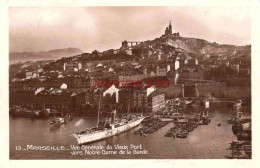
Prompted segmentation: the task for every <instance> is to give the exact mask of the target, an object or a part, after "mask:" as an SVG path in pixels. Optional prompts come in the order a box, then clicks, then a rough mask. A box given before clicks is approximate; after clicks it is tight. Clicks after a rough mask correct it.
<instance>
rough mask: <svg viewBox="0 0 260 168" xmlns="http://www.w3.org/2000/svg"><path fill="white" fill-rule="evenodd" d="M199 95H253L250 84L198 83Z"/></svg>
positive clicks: (232, 96) (235, 96) (226, 96)
mask: <svg viewBox="0 0 260 168" xmlns="http://www.w3.org/2000/svg"><path fill="white" fill-rule="evenodd" d="M197 89H198V92H199V97H219V98H220V97H221V98H244V97H251V87H250V86H226V85H213V84H204V85H203V84H198V85H197Z"/></svg>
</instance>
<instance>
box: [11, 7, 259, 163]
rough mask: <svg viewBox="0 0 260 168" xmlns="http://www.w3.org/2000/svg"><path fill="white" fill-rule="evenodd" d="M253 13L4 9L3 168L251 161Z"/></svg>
mask: <svg viewBox="0 0 260 168" xmlns="http://www.w3.org/2000/svg"><path fill="white" fill-rule="evenodd" d="M251 12H252V11H251V7H250V6H232V7H230V6H77V7H70V6H64V7H48V6H19V7H16V6H11V7H9V8H8V15H9V19H8V20H9V23H8V24H9V26H8V29H9V76H8V78H9V84H8V85H9V93H8V94H9V98H8V100H9V105H8V106H9V107H8V109H9V119H8V120H9V159H10V160H56V159H66V160H99V159H102V160H103V159H104V160H107V159H113V160H114V159H117V160H121V159H128V160H130V159H228V160H232V159H236V160H240V159H243V160H245V159H246V160H251V159H252V149H253V148H252V147H254V146H253V144H252V125H253V124H252V121H251V120H252V95H251V93H252V90H251V76H252V66H251V63H252V62H251ZM258 47H259V46H258Z"/></svg>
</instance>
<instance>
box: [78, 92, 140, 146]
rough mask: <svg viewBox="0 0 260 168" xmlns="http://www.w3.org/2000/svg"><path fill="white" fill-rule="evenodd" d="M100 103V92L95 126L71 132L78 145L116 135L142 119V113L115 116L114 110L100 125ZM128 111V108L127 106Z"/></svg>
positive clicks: (137, 123) (136, 124)
mask: <svg viewBox="0 0 260 168" xmlns="http://www.w3.org/2000/svg"><path fill="white" fill-rule="evenodd" d="M100 103H101V92H100V100H99V109H98V120H97V126H96V127H93V128H87V129H85V130H83V131H80V132H77V133H75V134H73V136H74V137H75V138H76V139H77V142H78V144H79V145H82V144H87V143H91V142H95V141H99V140H102V139H106V138H109V137H112V136H115V135H118V134H120V133H122V132H125V131H128V130H130V129H132V128H134V127H136V126H138V125H139V124H140V123H141V122H142V121H143V120H144V118H145V117H144V116H143V115H142V114H138V115H129V114H128V115H127V116H126V118H121V119H119V118H116V110H114V111H113V112H112V113H111V118H110V121H107V120H106V122H105V123H104V124H102V125H100V122H99V112H100ZM128 113H129V108H128Z"/></svg>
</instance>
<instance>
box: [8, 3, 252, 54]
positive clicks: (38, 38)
mask: <svg viewBox="0 0 260 168" xmlns="http://www.w3.org/2000/svg"><path fill="white" fill-rule="evenodd" d="M250 16H251V11H250V7H246V6H237V7H229V6H227V7H205V6H204V7H194V6H193V7H181V6H180V7H64V8H61V7H59V8H50V7H10V8H9V51H10V52H36V51H47V50H52V49H61V48H69V47H73V48H74V47H75V48H79V49H81V50H83V51H84V52H92V51H93V50H95V49H96V50H98V51H104V50H108V49H117V48H119V47H120V46H121V42H122V41H124V40H129V41H131V40H132V41H145V40H153V39H155V38H157V37H160V36H161V35H162V34H163V33H164V30H165V28H166V26H168V24H169V20H171V23H172V27H173V32H179V33H180V35H181V36H184V37H195V38H201V39H205V40H208V41H210V42H217V43H221V44H233V45H246V44H251V19H250Z"/></svg>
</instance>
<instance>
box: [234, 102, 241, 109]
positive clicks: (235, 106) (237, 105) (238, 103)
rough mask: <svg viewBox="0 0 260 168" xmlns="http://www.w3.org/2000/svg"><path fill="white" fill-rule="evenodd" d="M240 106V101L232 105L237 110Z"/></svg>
mask: <svg viewBox="0 0 260 168" xmlns="http://www.w3.org/2000/svg"><path fill="white" fill-rule="evenodd" d="M241 105H242V100H238V101H236V102H235V103H234V104H233V107H234V108H237V107H241Z"/></svg>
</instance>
